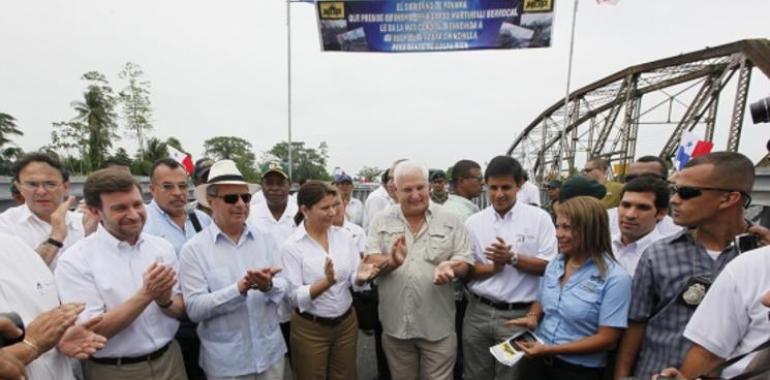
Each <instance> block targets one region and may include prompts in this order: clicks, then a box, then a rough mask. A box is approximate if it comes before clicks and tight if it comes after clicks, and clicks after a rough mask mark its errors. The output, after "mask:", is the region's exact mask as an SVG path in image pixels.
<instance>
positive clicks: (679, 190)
mask: <svg viewBox="0 0 770 380" xmlns="http://www.w3.org/2000/svg"><path fill="white" fill-rule="evenodd" d="M669 188H670V189H671V194H676V195H679V198H682V199H684V200H687V199H692V198H697V197H699V196H701V195H703V192H704V191H721V192H725V193H739V194H741V195H742V196H744V197H746V198H748V201H747V202H746V204H749V203H751V196H749V195H748V194H746V193H745V192H743V191H740V190H733V189H720V188H716V187H696V186H677V185H671V186H670V187H669Z"/></svg>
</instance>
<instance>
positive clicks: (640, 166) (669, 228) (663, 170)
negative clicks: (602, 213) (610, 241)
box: [607, 156, 682, 276]
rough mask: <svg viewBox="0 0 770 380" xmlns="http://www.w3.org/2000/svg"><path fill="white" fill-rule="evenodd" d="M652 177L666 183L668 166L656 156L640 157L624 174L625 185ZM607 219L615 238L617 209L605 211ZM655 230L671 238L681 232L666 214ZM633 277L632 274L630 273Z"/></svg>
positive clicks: (618, 231)
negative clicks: (645, 177)
mask: <svg viewBox="0 0 770 380" xmlns="http://www.w3.org/2000/svg"><path fill="white" fill-rule="evenodd" d="M643 175H644V176H652V177H654V178H659V179H660V180H661V181H666V182H668V166H666V162H665V161H663V160H662V159H661V158H660V157H657V156H642V157H639V158H638V159H637V160H636V161H635V162H633V163H631V165H629V168H628V173H626V178H625V180H626V183H629V182H631V181H633V180H634V179H636V178H639V177H640V176H643ZM607 217H608V218H609V223H610V235H612V236H615V235H618V234H620V224H619V223H618V208H617V207H614V208H611V209H608V210H607ZM655 229H656V230H657V232H658V233H659V234H660V235H662V236H671V235H673V234H675V233H677V232H679V231H681V230H682V227H681V226H677V225H676V224H674V219H672V218H671V217H670V216H668V214H666V215H663V217H662V218H661V219H660V220H659V221H658V222H657V224H656V225H655ZM631 275H632V276H633V273H631Z"/></svg>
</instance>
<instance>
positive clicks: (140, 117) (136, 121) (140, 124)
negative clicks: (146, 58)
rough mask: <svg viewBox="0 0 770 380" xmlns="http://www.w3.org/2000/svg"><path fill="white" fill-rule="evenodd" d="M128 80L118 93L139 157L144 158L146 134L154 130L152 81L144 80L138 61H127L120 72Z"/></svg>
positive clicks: (129, 132)
mask: <svg viewBox="0 0 770 380" xmlns="http://www.w3.org/2000/svg"><path fill="white" fill-rule="evenodd" d="M118 77H119V78H120V79H123V80H125V81H127V82H128V84H126V87H124V88H123V90H121V91H120V93H119V94H118V96H119V100H120V104H121V106H122V114H123V118H124V119H125V120H126V129H127V131H126V132H127V134H128V135H131V136H135V137H136V141H137V143H138V144H139V159H140V160H142V159H144V157H143V156H144V148H145V144H144V140H145V139H144V136H146V135H147V133H149V132H150V131H152V128H153V127H152V104H151V103H150V82H149V81H147V80H144V79H143V77H144V70H142V67H141V66H139V65H138V64H136V63H132V62H126V64H125V65H124V66H123V69H122V70H120V73H119V74H118Z"/></svg>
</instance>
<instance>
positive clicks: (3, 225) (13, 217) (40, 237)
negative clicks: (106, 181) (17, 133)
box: [0, 153, 95, 270]
mask: <svg viewBox="0 0 770 380" xmlns="http://www.w3.org/2000/svg"><path fill="white" fill-rule="evenodd" d="M13 180H14V181H13V183H14V185H16V188H18V189H19V190H20V191H21V194H22V195H23V196H24V202H25V203H24V204H22V205H20V206H16V207H13V208H9V209H8V210H6V211H5V212H3V213H2V214H0V231H3V232H6V233H8V234H11V235H15V236H18V237H19V238H21V240H22V241H24V243H26V244H27V245H28V246H29V247H30V248H32V249H34V250H35V252H37V253H38V254H39V255H40V257H41V258H42V259H43V261H44V262H45V263H46V265H48V266H49V267H50V268H51V269H52V270H53V268H54V266H55V259H56V257H57V256H58V254H59V253H60V252H62V251H64V250H65V249H67V248H69V247H70V246H71V245H72V244H74V243H75V242H76V241H78V240H80V239H82V238H83V237H84V236H85V234H86V231H85V230H86V227H85V225H84V222H87V220H84V217H83V215H80V214H78V213H75V212H72V211H70V210H69V209H70V207H74V205H75V199H74V197H68V192H69V185H70V183H69V173H67V171H66V170H65V169H64V167H63V166H62V164H61V162H59V160H57V159H56V158H54V157H52V156H49V155H47V154H45V153H31V154H28V155H26V156H24V157H23V158H22V159H21V160H19V161H18V162H16V164H15V165H14V167H13ZM94 226H95V225H94Z"/></svg>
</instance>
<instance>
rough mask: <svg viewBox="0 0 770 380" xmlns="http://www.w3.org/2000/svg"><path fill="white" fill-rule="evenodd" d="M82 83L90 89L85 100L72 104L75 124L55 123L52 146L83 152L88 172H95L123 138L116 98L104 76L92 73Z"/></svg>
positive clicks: (87, 90) (72, 121)
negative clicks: (114, 142)
mask: <svg viewBox="0 0 770 380" xmlns="http://www.w3.org/2000/svg"><path fill="white" fill-rule="evenodd" d="M81 79H83V80H85V81H86V83H88V85H87V87H86V91H85V93H83V100H82V101H74V102H72V103H71V105H72V108H74V109H75V112H76V113H77V115H76V116H75V117H74V118H73V119H72V120H71V121H65V122H58V123H53V125H54V131H53V132H52V145H53V146H54V148H58V149H64V150H71V149H76V150H77V151H79V153H80V155H81V158H83V159H84V161H85V163H86V167H85V170H86V172H91V171H93V170H95V169H96V168H98V167H99V166H100V165H101V163H102V161H103V160H104V158H105V157H106V156H107V154H108V151H109V149H110V148H111V147H112V142H113V141H115V140H117V139H118V138H119V136H118V134H117V129H118V124H117V123H116V121H115V120H116V119H117V115H116V114H115V104H116V98H115V95H114V93H113V91H112V88H111V87H110V86H109V83H108V82H107V79H106V78H105V77H104V75H102V74H101V73H99V72H96V71H89V72H87V73H85V74H83V76H82V78H81Z"/></svg>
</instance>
